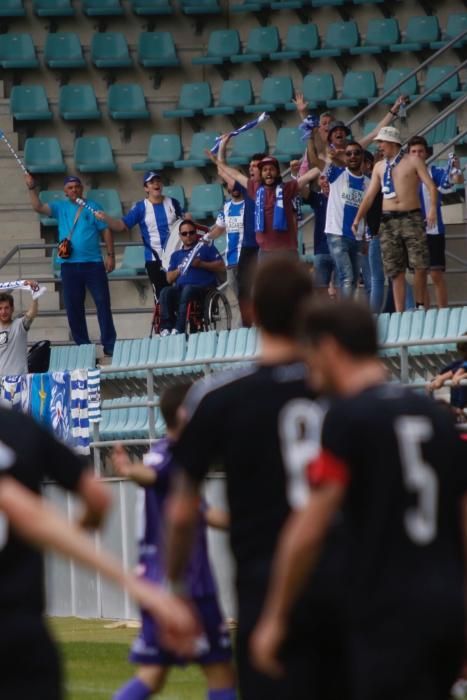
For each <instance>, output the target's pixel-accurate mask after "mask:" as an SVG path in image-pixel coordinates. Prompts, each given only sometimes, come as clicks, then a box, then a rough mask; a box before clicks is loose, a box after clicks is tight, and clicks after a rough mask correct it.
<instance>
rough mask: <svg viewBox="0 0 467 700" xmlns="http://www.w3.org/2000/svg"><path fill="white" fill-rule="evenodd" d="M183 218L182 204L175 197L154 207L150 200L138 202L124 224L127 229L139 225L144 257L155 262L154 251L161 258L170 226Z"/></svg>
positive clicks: (125, 217) (164, 200)
mask: <svg viewBox="0 0 467 700" xmlns="http://www.w3.org/2000/svg"><path fill="white" fill-rule="evenodd" d="M182 217H183V210H182V207H181V206H180V202H179V201H178V200H177V199H174V198H173V197H165V196H164V199H163V200H162V202H161V203H160V204H152V206H151V202H149V200H148V199H142V200H141V201H139V202H136V204H134V205H133V206H132V207H131V209H130V211H129V212H128V214H126V215H125V216H124V217H123V222H124V224H125V226H126V227H127V228H133V226H136V224H139V229H140V232H141V238H142V239H143V243H144V257H145V259H146V260H154V259H155V257H154V255H153V252H152V250H154V251H155V252H156V253H157V255H158V256H159V257H161V255H162V251H163V250H164V248H165V245H166V243H167V241H168V239H169V236H170V226H171V225H172V224H173V223H174V222H175V221H176V220H177V219H180V218H182ZM151 249H152V250H151Z"/></svg>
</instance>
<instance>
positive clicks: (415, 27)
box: [390, 15, 440, 53]
mask: <svg viewBox="0 0 467 700" xmlns="http://www.w3.org/2000/svg"><path fill="white" fill-rule="evenodd" d="M439 34H440V30H439V23H438V17H437V16H436V15H421V16H417V17H410V18H409V21H408V22H407V30H406V32H405V34H404V37H403V39H402V41H401V42H399V43H397V44H392V45H391V47H390V50H391V51H393V52H394V53H401V52H403V53H405V52H406V51H421V50H422V49H423V48H428V47H429V46H430V44H431V43H433V42H435V41H437V40H438V38H439Z"/></svg>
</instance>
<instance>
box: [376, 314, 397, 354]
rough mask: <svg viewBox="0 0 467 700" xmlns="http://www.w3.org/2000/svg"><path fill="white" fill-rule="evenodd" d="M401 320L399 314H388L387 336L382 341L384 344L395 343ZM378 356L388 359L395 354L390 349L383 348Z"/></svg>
mask: <svg viewBox="0 0 467 700" xmlns="http://www.w3.org/2000/svg"><path fill="white" fill-rule="evenodd" d="M401 318H402V314H401V313H400V312H396V313H393V314H390V317H389V324H388V330H387V335H386V338H385V340H384V342H385V343H397V339H398V337H399V328H400V324H401ZM380 354H381V355H383V357H388V356H391V355H393V354H395V352H394V350H392V349H391V348H384V349H382V350H381V351H380Z"/></svg>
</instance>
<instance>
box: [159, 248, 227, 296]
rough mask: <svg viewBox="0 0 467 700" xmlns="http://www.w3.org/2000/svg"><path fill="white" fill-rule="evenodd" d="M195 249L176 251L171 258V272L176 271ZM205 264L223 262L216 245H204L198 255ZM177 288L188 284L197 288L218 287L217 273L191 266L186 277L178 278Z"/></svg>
mask: <svg viewBox="0 0 467 700" xmlns="http://www.w3.org/2000/svg"><path fill="white" fill-rule="evenodd" d="M192 250H193V248H188V249H184V248H182V249H181V250H176V251H175V253H172V255H171V256H170V263H169V270H168V271H169V272H172V271H173V270H176V269H177V267H179V265H181V264H182V262H183V261H184V260H185V258H187V257H188V256H189V255H190V254H191V251H192ZM196 257H197V258H200V260H202V261H203V262H214V260H222V256H221V255H220V254H219V251H218V250H217V248H216V246H214V245H203V246H202V247H201V248H200V249H199V251H198V253H197V255H196ZM175 284H176V286H177V287H184V286H185V285H187V284H193V285H194V286H195V287H215V286H216V285H217V277H216V274H215V272H210V271H209V270H205V269H203V268H201V267H193V266H192V265H190V267H189V268H188V270H187V271H186V272H185V274H184V275H181V276H180V277H178V278H177V280H176V282H175Z"/></svg>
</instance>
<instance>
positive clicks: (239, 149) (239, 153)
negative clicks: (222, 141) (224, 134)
mask: <svg viewBox="0 0 467 700" xmlns="http://www.w3.org/2000/svg"><path fill="white" fill-rule="evenodd" d="M231 144H232V151H231V154H230V156H227V163H228V164H229V165H244V164H245V163H248V162H249V161H250V159H251V157H252V156H253V155H254V154H255V153H267V152H268V145H267V142H266V135H265V133H264V131H263V129H261V128H260V127H256V128H255V129H250V131H245V133H243V134H239V135H238V136H236V137H235V138H234V139H232V141H231Z"/></svg>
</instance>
